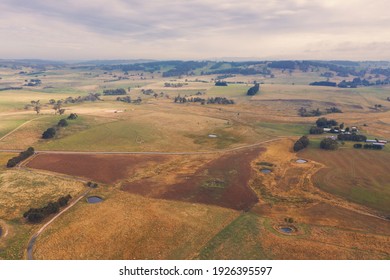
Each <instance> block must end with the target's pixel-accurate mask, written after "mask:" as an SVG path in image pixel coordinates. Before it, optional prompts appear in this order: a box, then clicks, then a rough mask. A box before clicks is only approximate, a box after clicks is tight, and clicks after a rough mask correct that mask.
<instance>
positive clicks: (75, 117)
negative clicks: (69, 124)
mask: <svg viewBox="0 0 390 280" xmlns="http://www.w3.org/2000/svg"><path fill="white" fill-rule="evenodd" d="M77 118H78V116H77V114H76V113H71V114H70V115H69V117H68V120H75V119H77Z"/></svg>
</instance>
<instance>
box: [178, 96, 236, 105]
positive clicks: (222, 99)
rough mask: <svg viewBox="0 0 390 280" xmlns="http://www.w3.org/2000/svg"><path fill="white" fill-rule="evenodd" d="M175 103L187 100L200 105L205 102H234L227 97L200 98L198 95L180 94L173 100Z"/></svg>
mask: <svg viewBox="0 0 390 280" xmlns="http://www.w3.org/2000/svg"><path fill="white" fill-rule="evenodd" d="M173 101H174V102H175V103H187V102H198V103H200V104H201V105H205V104H221V105H228V104H235V102H234V100H232V99H227V98H226V97H210V98H207V99H205V98H200V97H191V98H189V97H181V96H180V95H178V96H176V97H175V99H174V100H173Z"/></svg>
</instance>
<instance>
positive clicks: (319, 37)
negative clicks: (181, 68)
mask: <svg viewBox="0 0 390 280" xmlns="http://www.w3.org/2000/svg"><path fill="white" fill-rule="evenodd" d="M389 10H390V2H389V1H387V0H371V1H367V0H343V1H341V0H278V1H276V0H234V1H231V0H212V1H211V0H180V1H179V0H61V1H54V0H0V58H42V59H56V60H61V59H137V58H151V59H209V58H221V57H245V58H259V59H349V60H390V12H389Z"/></svg>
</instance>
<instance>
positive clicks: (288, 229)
mask: <svg viewBox="0 0 390 280" xmlns="http://www.w3.org/2000/svg"><path fill="white" fill-rule="evenodd" d="M279 230H280V231H281V232H284V233H292V232H293V231H294V230H293V229H292V228H290V227H281V228H279Z"/></svg>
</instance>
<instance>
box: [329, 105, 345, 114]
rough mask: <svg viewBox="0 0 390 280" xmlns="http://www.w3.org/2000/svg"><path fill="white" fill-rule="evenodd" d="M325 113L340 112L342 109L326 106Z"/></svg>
mask: <svg viewBox="0 0 390 280" xmlns="http://www.w3.org/2000/svg"><path fill="white" fill-rule="evenodd" d="M325 110H326V113H328V114H332V113H342V112H343V111H341V109H339V108H337V107H330V108H326V109H325Z"/></svg>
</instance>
